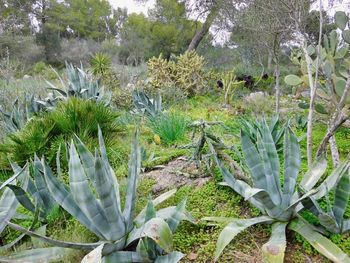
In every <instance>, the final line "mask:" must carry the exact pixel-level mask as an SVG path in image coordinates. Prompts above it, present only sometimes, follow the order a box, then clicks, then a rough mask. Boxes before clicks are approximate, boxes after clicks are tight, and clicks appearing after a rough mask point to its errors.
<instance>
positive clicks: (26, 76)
mask: <svg viewBox="0 0 350 263" xmlns="http://www.w3.org/2000/svg"><path fill="white" fill-rule="evenodd" d="M31 78H32V76H30V75H24V76H23V79H31Z"/></svg>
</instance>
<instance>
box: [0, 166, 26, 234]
mask: <svg viewBox="0 0 350 263" xmlns="http://www.w3.org/2000/svg"><path fill="white" fill-rule="evenodd" d="M14 171H15V175H14V176H12V177H11V178H10V179H11V180H7V181H6V182H5V183H3V184H2V186H1V188H3V187H5V186H8V185H9V184H12V185H15V184H16V183H17V180H16V178H18V179H19V180H18V181H20V182H21V184H22V186H23V188H24V189H25V188H26V187H27V185H28V179H29V169H28V165H27V164H26V165H25V166H24V167H23V168H22V169H20V168H19V167H18V168H14ZM18 204H19V203H18V201H17V199H16V195H15V194H14V193H13V192H12V190H11V189H10V188H6V189H5V190H4V192H3V194H2V196H1V198H0V233H2V231H3V230H4V228H5V227H6V225H7V221H9V220H11V218H12V217H13V216H14V215H15V214H16V210H17V206H18Z"/></svg>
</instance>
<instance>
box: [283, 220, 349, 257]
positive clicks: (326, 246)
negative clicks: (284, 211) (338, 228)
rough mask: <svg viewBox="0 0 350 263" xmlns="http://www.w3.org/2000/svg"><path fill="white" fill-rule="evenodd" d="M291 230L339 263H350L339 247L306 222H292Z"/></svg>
mask: <svg viewBox="0 0 350 263" xmlns="http://www.w3.org/2000/svg"><path fill="white" fill-rule="evenodd" d="M288 228H289V229H291V230H293V231H295V232H297V233H298V234H300V235H301V236H302V237H303V238H305V239H306V240H307V241H308V242H309V243H310V244H311V245H312V246H313V247H314V248H315V249H316V250H317V251H318V252H320V253H321V254H322V255H324V256H325V257H327V258H328V259H330V260H332V261H333V262H338V263H348V262H350V258H349V257H348V255H346V254H345V253H344V252H343V251H342V250H341V249H340V248H339V247H338V246H336V245H335V244H334V243H332V242H331V241H330V240H329V239H327V238H326V237H324V236H323V235H321V234H319V233H318V232H317V231H316V230H314V228H313V227H312V226H311V225H309V224H308V223H307V222H306V221H305V220H303V219H301V218H298V219H296V220H294V221H292V222H291V224H289V226H288Z"/></svg>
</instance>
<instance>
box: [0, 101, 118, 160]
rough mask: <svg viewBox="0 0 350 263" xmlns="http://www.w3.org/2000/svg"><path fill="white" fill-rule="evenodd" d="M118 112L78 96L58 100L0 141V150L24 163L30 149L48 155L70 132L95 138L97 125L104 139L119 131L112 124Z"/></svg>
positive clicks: (50, 155) (29, 156) (51, 157)
mask: <svg viewBox="0 0 350 263" xmlns="http://www.w3.org/2000/svg"><path fill="white" fill-rule="evenodd" d="M117 116H118V114H117V113H115V112H113V111H111V110H110V109H109V108H107V107H105V106H104V105H103V104H101V103H96V102H93V101H89V100H82V99H78V98H70V99H69V100H68V101H65V102H60V103H59V104H58V105H57V107H56V108H55V109H54V110H53V111H51V112H47V113H42V115H39V116H37V117H35V118H33V119H32V120H31V121H30V122H29V123H28V124H27V125H26V126H25V127H24V129H22V130H20V131H18V132H16V133H14V134H12V135H10V136H9V137H8V138H7V140H6V142H5V143H4V144H3V145H1V147H0V151H1V152H3V153H6V154H8V155H9V156H10V157H11V159H12V160H13V161H16V162H18V163H20V164H22V163H25V162H26V160H28V159H29V158H31V157H32V156H33V155H34V153H36V154H37V155H38V156H41V155H43V154H46V155H47V156H48V157H49V158H50V159H53V158H54V156H55V151H54V150H55V149H57V148H58V147H59V145H60V144H61V146H64V142H65V141H69V140H70V139H71V138H72V137H73V136H74V134H77V135H78V136H80V137H81V138H84V139H85V140H87V141H91V140H94V139H95V138H97V131H98V129H97V128H98V125H100V127H101V129H102V130H103V131H104V134H105V137H106V139H109V136H111V135H112V134H113V133H115V132H118V131H120V129H119V127H117V125H116V124H115V120H116V118H117Z"/></svg>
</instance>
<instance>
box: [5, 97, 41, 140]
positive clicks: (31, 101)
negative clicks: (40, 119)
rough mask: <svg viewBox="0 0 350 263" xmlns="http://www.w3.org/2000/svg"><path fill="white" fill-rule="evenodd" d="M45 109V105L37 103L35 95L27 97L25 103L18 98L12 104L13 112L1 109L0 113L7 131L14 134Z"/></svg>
mask: <svg viewBox="0 0 350 263" xmlns="http://www.w3.org/2000/svg"><path fill="white" fill-rule="evenodd" d="M43 109H44V107H43V105H42V104H40V103H38V102H37V100H36V98H35V97H34V95H31V96H28V95H25V96H24V100H23V101H19V99H18V98H16V99H15V101H14V102H13V103H12V111H11V112H5V111H3V110H2V109H1V107H0V113H1V114H2V119H3V122H4V123H5V128H6V130H7V131H8V132H9V133H12V132H15V131H18V130H20V129H22V128H23V127H24V126H25V125H26V124H27V122H28V121H29V120H30V119H31V118H32V117H33V116H34V115H35V114H37V113H38V112H40V111H42V110H43Z"/></svg>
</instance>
